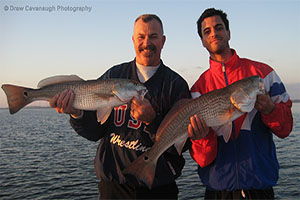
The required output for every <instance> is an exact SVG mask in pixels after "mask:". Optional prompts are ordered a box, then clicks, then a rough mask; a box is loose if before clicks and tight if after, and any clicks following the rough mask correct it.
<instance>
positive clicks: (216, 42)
mask: <svg viewBox="0 0 300 200" xmlns="http://www.w3.org/2000/svg"><path fill="white" fill-rule="evenodd" d="M201 32H202V39H201V40H202V45H203V46H204V47H205V48H206V49H207V50H208V51H209V53H211V54H222V52H224V50H225V49H227V48H229V43H228V41H229V40H230V31H229V30H226V28H225V24H224V22H223V21H222V19H221V17H220V16H217V15H215V16H212V17H207V18H205V19H204V20H203V22H202V24H201Z"/></svg>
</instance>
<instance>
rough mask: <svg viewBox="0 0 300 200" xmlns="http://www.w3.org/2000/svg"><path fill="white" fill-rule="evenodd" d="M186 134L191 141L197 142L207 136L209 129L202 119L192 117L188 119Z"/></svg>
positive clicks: (195, 116)
mask: <svg viewBox="0 0 300 200" xmlns="http://www.w3.org/2000/svg"><path fill="white" fill-rule="evenodd" d="M188 133H189V137H190V138H191V139H192V140H199V139H202V138H204V137H206V136H207V135H208V133H209V127H207V126H206V123H205V121H204V120H203V119H201V118H199V117H198V116H197V115H194V116H191V117H190V124H189V126H188Z"/></svg>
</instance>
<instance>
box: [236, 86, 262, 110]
mask: <svg viewBox="0 0 300 200" xmlns="http://www.w3.org/2000/svg"><path fill="white" fill-rule="evenodd" d="M230 101H231V103H232V104H233V105H234V106H235V107H236V108H237V109H238V110H240V111H241V112H250V111H251V110H252V109H253V108H254V104H255V101H256V96H255V97H254V98H251V97H250V96H249V95H248V94H247V93H246V92H245V91H244V90H243V89H242V88H239V89H238V90H236V91H234V92H233V93H232V94H231V96H230Z"/></svg>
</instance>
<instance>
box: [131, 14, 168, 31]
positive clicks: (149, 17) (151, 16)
mask: <svg viewBox="0 0 300 200" xmlns="http://www.w3.org/2000/svg"><path fill="white" fill-rule="evenodd" d="M140 19H142V20H143V22H145V23H146V22H149V21H151V20H153V19H154V20H156V21H158V23H159V24H160V26H161V31H162V33H163V34H164V29H163V24H162V21H161V20H160V18H159V17H158V16H157V15H154V14H143V15H140V16H139V17H138V18H136V20H135V22H134V23H136V22H137V21H139V20H140Z"/></svg>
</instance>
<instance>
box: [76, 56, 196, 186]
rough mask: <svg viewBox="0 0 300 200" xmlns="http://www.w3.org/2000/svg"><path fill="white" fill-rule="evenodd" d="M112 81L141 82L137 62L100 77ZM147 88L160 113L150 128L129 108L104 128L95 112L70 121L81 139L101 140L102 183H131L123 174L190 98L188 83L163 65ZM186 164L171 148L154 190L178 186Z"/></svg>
mask: <svg viewBox="0 0 300 200" xmlns="http://www.w3.org/2000/svg"><path fill="white" fill-rule="evenodd" d="M112 78H122V79H133V80H136V81H139V80H138V76H137V72H136V64H135V60H133V61H131V62H128V63H123V64H120V65H116V66H114V67H112V68H110V69H109V70H108V71H106V72H105V73H104V74H103V75H102V76H101V77H100V79H112ZM144 85H145V86H146V87H147V89H148V93H147V94H146V96H145V98H147V99H148V100H149V101H150V103H151V104H152V107H153V108H154V110H155V111H156V113H157V115H156V118H155V119H154V120H153V122H152V123H151V124H150V125H148V126H146V125H145V124H144V123H142V122H140V121H137V120H135V119H133V118H132V117H131V116H130V106H128V105H123V106H120V107H117V108H115V109H114V110H113V111H112V113H111V115H110V117H109V119H108V120H107V121H106V122H105V123H104V124H103V125H100V124H99V123H98V122H97V120H96V112H94V111H84V115H83V118H81V119H73V118H71V119H70V123H71V126H72V127H73V128H74V130H75V131H76V132H77V133H78V134H79V135H81V136H83V137H85V138H86V139H88V140H92V141H97V140H99V139H101V141H100V144H99V147H98V150H97V154H96V157H95V171H96V175H97V177H98V178H99V179H100V180H106V181H114V182H117V183H127V182H128V179H126V178H125V177H124V176H123V174H122V170H123V169H124V168H125V167H126V166H128V165H129V164H130V163H131V162H133V161H134V160H135V159H136V158H137V157H138V156H139V155H141V154H142V153H143V152H145V151H147V150H148V149H149V148H151V146H152V145H153V144H154V140H155V134H156V130H157V128H158V126H159V124H160V123H161V121H162V119H163V117H164V116H165V115H166V114H167V112H168V111H169V110H170V109H171V107H172V105H173V104H174V103H175V102H177V101H178V100H179V99H181V98H190V92H189V87H188V84H187V83H186V81H185V80H184V79H183V78H182V77H181V76H180V75H178V74H177V73H176V72H174V71H172V70H171V69H170V68H168V67H167V66H165V65H164V64H163V62H162V61H161V65H160V67H159V68H158V69H157V71H156V73H155V74H154V75H153V76H152V77H151V78H150V79H149V80H148V81H146V82H145V83H144ZM184 163H185V161H184V158H183V156H179V155H178V154H177V152H176V150H175V148H174V147H171V148H169V149H168V150H167V151H166V152H165V153H164V154H163V156H161V158H159V160H158V163H157V167H156V174H155V179H154V183H153V188H154V187H156V186H160V185H164V184H168V183H171V182H174V180H175V179H176V178H177V177H178V176H179V175H180V174H181V170H182V168H183V166H184ZM130 184H133V185H135V186H140V185H141V184H142V183H141V182H140V181H138V180H134V181H133V182H132V181H130Z"/></svg>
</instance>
